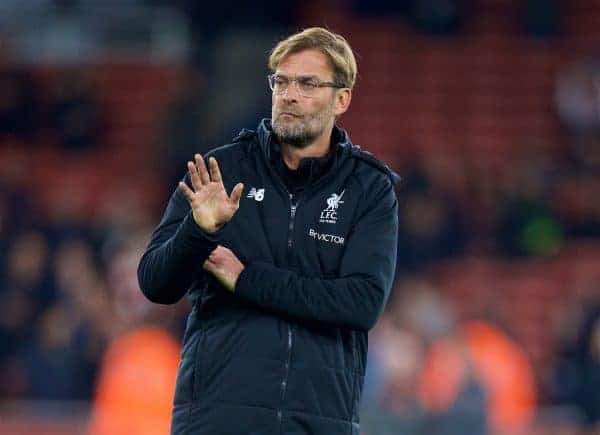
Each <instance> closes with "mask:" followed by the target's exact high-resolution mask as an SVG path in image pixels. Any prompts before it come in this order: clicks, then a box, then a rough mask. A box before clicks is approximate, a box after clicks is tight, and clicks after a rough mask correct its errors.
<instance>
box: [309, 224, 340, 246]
mask: <svg viewBox="0 0 600 435" xmlns="http://www.w3.org/2000/svg"><path fill="white" fill-rule="evenodd" d="M308 235H309V236H310V237H312V238H313V239H317V240H321V241H324V242H329V243H335V244H338V245H343V244H344V238H343V237H341V236H336V235H335V234H324V233H319V232H317V231H315V230H313V229H312V228H310V229H309V230H308Z"/></svg>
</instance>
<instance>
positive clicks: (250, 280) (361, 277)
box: [235, 183, 398, 330]
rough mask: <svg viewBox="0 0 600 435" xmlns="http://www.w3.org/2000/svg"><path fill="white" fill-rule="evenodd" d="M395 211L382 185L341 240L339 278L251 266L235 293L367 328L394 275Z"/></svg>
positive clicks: (299, 314) (261, 303) (309, 315)
mask: <svg viewBox="0 0 600 435" xmlns="http://www.w3.org/2000/svg"><path fill="white" fill-rule="evenodd" d="M397 207H398V206H397V201H396V195H395V193H394V190H393V187H392V186H391V184H388V183H386V186H385V187H384V188H382V189H381V191H380V192H379V193H378V194H376V195H374V196H373V200H372V201H371V204H370V207H367V209H366V211H365V212H364V213H363V215H362V217H361V218H360V219H359V221H358V222H357V224H356V226H355V227H354V229H353V232H352V234H351V235H350V236H349V237H348V238H347V245H346V247H345V251H344V255H343V257H342V260H341V266H340V274H339V276H340V277H339V278H336V279H318V278H305V277H302V276H299V275H298V274H296V273H294V272H291V271H288V270H283V269H279V268H277V267H275V266H273V265H270V264H267V263H259V262H256V263H251V264H249V265H247V266H246V267H245V268H244V269H243V271H242V272H241V274H240V275H239V277H238V279H237V282H236V284H235V293H236V294H238V295H239V296H240V297H242V298H244V299H246V300H249V301H252V302H254V303H255V304H258V305H259V306H262V307H265V308H268V309H270V310H274V311H276V312H280V313H285V314H288V315H292V316H295V317H299V318H302V319H307V320H311V321H317V322H321V323H328V324H332V325H338V326H345V327H349V328H352V329H361V330H369V329H371V328H372V327H373V326H374V325H375V323H376V321H377V319H378V318H379V316H380V315H381V313H382V312H383V308H384V306H385V303H386V301H387V298H388V296H389V292H390V289H391V286H392V281H393V277H394V268H395V264H396V249H397V237H398V236H397V234H398V214H397Z"/></svg>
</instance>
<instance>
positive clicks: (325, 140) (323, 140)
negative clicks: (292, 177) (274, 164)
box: [281, 128, 332, 171]
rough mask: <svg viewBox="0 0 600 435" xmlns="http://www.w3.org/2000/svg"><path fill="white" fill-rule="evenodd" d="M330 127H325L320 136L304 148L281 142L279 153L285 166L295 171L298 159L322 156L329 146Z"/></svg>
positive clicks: (298, 162) (298, 164) (298, 163)
mask: <svg viewBox="0 0 600 435" xmlns="http://www.w3.org/2000/svg"><path fill="white" fill-rule="evenodd" d="M331 130H332V129H331V128H329V129H326V131H324V132H323V134H322V135H321V136H319V137H318V138H317V139H315V141H314V142H312V143H311V144H310V145H307V146H305V147H304V148H297V147H293V146H291V145H289V144H285V143H282V144H281V155H282V157H283V161H284V162H285V164H286V166H287V167H288V168H290V169H291V170H293V171H295V170H296V169H298V166H300V160H302V159H304V158H307V157H323V156H324V155H325V154H327V152H328V151H329V148H330V147H331V143H330V142H331Z"/></svg>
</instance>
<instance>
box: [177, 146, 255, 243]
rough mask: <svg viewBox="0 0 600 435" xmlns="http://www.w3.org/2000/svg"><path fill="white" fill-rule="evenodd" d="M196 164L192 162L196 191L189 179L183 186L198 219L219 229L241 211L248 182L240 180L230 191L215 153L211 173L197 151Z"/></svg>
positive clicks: (204, 225) (204, 226)
mask: <svg viewBox="0 0 600 435" xmlns="http://www.w3.org/2000/svg"><path fill="white" fill-rule="evenodd" d="M195 160H196V164H194V163H192V162H188V171H189V174H190V181H191V182H192V187H193V188H194V190H193V191H192V190H191V189H190V188H189V187H188V186H187V185H186V184H185V183H180V187H181V189H182V190H183V193H184V195H185V196H186V198H187V200H188V202H189V204H190V207H191V209H192V213H193V216H194V220H195V221H196V223H197V224H198V225H199V226H200V228H202V229H203V230H205V231H207V232H211V233H212V232H215V231H216V230H218V229H219V228H220V227H222V226H223V225H224V224H225V223H227V222H228V221H229V220H230V219H231V217H232V216H233V214H234V213H235V212H236V211H237V209H238V207H239V203H240V198H241V195H242V190H243V188H244V185H243V184H241V183H238V184H237V185H236V186H235V187H234V188H233V190H232V192H231V195H230V196H229V195H227V192H226V191H225V186H224V185H223V181H222V178H221V172H220V170H219V165H218V163H217V161H216V160H215V159H214V158H213V157H211V158H210V161H209V166H210V174H209V172H208V171H207V170H206V166H205V164H204V160H203V159H202V156H200V155H199V154H196V156H195Z"/></svg>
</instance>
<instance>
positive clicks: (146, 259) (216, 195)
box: [138, 155, 243, 304]
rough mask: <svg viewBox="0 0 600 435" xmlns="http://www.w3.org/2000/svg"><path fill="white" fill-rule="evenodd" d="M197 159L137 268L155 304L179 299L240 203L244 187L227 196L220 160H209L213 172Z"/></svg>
mask: <svg viewBox="0 0 600 435" xmlns="http://www.w3.org/2000/svg"><path fill="white" fill-rule="evenodd" d="M195 158H196V163H195V164H194V163H192V162H188V170H189V173H188V174H187V175H186V177H185V178H184V182H182V183H180V184H179V188H178V189H176V190H175V192H174V193H173V195H171V199H170V200H169V204H168V205H167V208H166V210H165V212H164V215H163V217H162V219H161V222H160V224H159V225H158V227H157V228H156V230H154V233H153V234H152V239H151V241H150V244H149V245H148V248H147V249H146V252H144V254H143V255H142V258H141V260H140V263H139V266H138V281H139V284H140V288H141V290H142V292H143V293H144V295H145V296H146V297H147V298H148V299H150V300H151V301H152V302H156V303H162V304H172V303H175V302H177V301H178V300H179V299H181V297H182V296H183V295H184V294H185V292H186V291H187V289H188V288H189V287H190V285H191V284H192V282H193V281H194V280H195V279H197V278H198V277H199V276H200V275H199V274H201V273H203V271H202V268H201V265H202V263H203V262H204V261H205V260H206V259H207V258H208V256H209V254H210V252H211V251H212V250H213V249H214V248H215V247H216V246H217V241H218V239H219V230H220V229H221V228H222V227H223V226H224V225H225V223H226V222H228V221H229V219H231V217H232V216H233V214H234V213H235V211H236V210H237V208H238V207H239V200H240V196H241V192H242V189H243V185H241V184H238V185H237V186H236V187H235V188H234V189H233V191H232V193H231V196H230V197H228V196H227V194H226V192H225V189H224V187H223V183H222V180H221V174H220V171H219V167H218V165H217V162H216V160H215V159H213V158H211V159H210V166H211V172H210V175H209V173H208V171H207V170H206V167H205V164H204V160H203V159H202V157H201V156H200V155H196V156H195ZM190 186H191V187H190ZM192 189H193V190H192Z"/></svg>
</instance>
